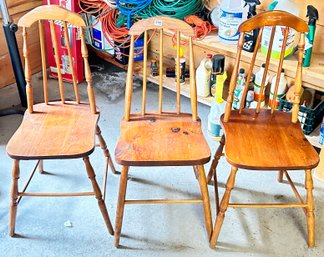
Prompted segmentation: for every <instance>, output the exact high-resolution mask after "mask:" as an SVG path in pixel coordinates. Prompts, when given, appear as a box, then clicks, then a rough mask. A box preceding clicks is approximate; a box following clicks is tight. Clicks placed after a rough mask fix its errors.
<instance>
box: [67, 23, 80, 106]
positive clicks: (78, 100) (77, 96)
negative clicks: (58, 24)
mask: <svg viewBox="0 0 324 257" xmlns="http://www.w3.org/2000/svg"><path fill="white" fill-rule="evenodd" d="M63 28H64V37H65V40H66V47H67V51H68V56H69V63H70V69H71V74H72V81H73V88H74V94H75V100H76V102H77V103H80V96H79V90H78V85H77V81H76V76H75V70H74V65H73V59H72V54H71V45H70V38H69V32H68V27H67V24H66V21H65V22H63Z"/></svg>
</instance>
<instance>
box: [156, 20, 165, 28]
mask: <svg viewBox="0 0 324 257" xmlns="http://www.w3.org/2000/svg"><path fill="white" fill-rule="evenodd" d="M154 25H155V26H158V27H162V26H163V21H162V20H154Z"/></svg>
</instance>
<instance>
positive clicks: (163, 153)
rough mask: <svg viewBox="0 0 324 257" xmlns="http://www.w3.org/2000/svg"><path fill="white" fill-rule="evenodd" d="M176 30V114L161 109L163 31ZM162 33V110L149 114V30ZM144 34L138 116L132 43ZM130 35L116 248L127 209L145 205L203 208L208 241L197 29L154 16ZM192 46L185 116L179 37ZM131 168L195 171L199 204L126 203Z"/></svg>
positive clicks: (118, 157)
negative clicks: (133, 108)
mask: <svg viewBox="0 0 324 257" xmlns="http://www.w3.org/2000/svg"><path fill="white" fill-rule="evenodd" d="M165 29H169V30H173V31H175V33H176V35H177V43H176V63H177V67H176V70H177V72H176V73H177V82H175V83H176V88H177V92H176V101H177V104H176V111H175V112H169V111H168V112H165V111H163V110H162V101H163V97H162V89H163V77H164V75H163V72H164V68H163V62H164V60H163V57H164V56H163V47H164V42H163V30H165ZM149 30H158V31H159V33H160V36H159V46H160V49H159V90H158V91H159V93H158V94H159V95H158V110H156V111H150V112H148V111H147V110H146V84H147V78H146V77H147V75H148V74H147V73H148V72H147V58H148V31H149ZM143 33H144V61H143V99H142V110H141V112H140V113H131V102H132V90H133V88H132V87H133V82H132V78H133V73H134V42H135V38H136V37H138V36H140V35H141V34H143ZM129 34H130V35H131V43H130V56H129V65H128V74H127V81H126V92H125V112H124V118H123V120H122V121H121V134H120V138H119V141H118V144H117V146H116V149H115V159H116V162H117V163H119V164H121V165H122V166H123V167H122V174H121V178H120V185H119V196H118V205H117V213H116V226H115V246H116V247H117V246H118V245H119V240H120V233H121V227H122V220H123V213H124V205H125V204H142V203H152V204H158V203H190V202H194V203H203V205H204V214H205V223H206V230H207V236H208V240H209V239H210V236H211V232H212V223H211V214H210V206H209V195H208V190H207V184H206V178H205V171H204V167H203V164H205V163H207V162H208V161H209V159H210V150H209V147H208V144H207V142H206V140H205V138H204V136H203V133H202V131H201V122H200V119H199V118H198V115H197V94H196V84H195V69H194V56H193V46H192V36H193V35H194V33H193V29H192V28H191V27H190V26H189V25H188V24H186V23H185V22H183V21H180V20H177V19H173V18H170V17H162V16H157V17H152V18H148V19H145V20H141V21H138V22H137V23H135V24H134V25H133V26H132V27H131V28H130V31H129ZM181 34H183V35H184V36H186V37H187V40H188V41H189V60H190V100H191V108H192V113H182V112H181V109H180V80H179V77H180V35H181ZM130 166H193V167H194V171H195V173H196V175H197V178H198V180H199V185H200V190H201V194H202V198H201V199H183V200H181V199H178V200H177V199H159V200H154V199H150V200H125V195H126V186H127V177H128V170H129V167H130Z"/></svg>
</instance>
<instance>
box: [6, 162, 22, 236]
mask: <svg viewBox="0 0 324 257" xmlns="http://www.w3.org/2000/svg"><path fill="white" fill-rule="evenodd" d="M19 173H20V171H19V160H14V166H13V168H12V186H11V204H10V214H9V235H10V236H14V234H15V226H16V217H17V206H18V202H17V200H18V179H19Z"/></svg>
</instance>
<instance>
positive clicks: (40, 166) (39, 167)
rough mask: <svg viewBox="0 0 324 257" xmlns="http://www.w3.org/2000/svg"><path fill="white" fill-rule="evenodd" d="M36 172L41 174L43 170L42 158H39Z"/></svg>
mask: <svg viewBox="0 0 324 257" xmlns="http://www.w3.org/2000/svg"><path fill="white" fill-rule="evenodd" d="M38 172H39V173H40V174H42V173H43V172H44V161H43V160H39V163H38Z"/></svg>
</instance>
